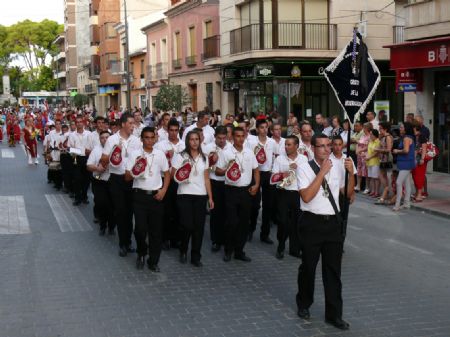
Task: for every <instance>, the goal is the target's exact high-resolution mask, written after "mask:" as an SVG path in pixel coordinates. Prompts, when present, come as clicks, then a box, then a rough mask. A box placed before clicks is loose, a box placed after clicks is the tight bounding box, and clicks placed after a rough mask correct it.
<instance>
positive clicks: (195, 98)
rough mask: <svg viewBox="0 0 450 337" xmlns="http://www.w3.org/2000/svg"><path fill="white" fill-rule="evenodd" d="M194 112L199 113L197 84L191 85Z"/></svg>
mask: <svg viewBox="0 0 450 337" xmlns="http://www.w3.org/2000/svg"><path fill="white" fill-rule="evenodd" d="M189 91H190V94H191V107H192V111H194V112H197V111H198V110H197V108H198V107H197V84H196V83H195V84H189Z"/></svg>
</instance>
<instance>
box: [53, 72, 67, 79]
mask: <svg viewBox="0 0 450 337" xmlns="http://www.w3.org/2000/svg"><path fill="white" fill-rule="evenodd" d="M53 78H54V79H60V78H66V71H65V70H63V71H59V72H55V74H54V76H53Z"/></svg>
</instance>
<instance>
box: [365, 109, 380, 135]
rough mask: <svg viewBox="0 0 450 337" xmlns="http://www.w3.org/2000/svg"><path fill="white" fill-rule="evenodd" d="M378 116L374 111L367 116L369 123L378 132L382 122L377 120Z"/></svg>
mask: <svg viewBox="0 0 450 337" xmlns="http://www.w3.org/2000/svg"><path fill="white" fill-rule="evenodd" d="M376 117H377V116H376V114H375V112H373V111H368V112H367V114H366V118H367V121H368V122H369V123H370V124H372V127H373V128H374V129H375V130H377V131H378V129H379V124H380V122H379V121H378V120H377V119H376Z"/></svg>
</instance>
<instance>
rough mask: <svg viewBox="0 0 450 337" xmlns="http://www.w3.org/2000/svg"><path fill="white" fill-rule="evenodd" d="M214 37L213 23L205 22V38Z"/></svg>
mask: <svg viewBox="0 0 450 337" xmlns="http://www.w3.org/2000/svg"><path fill="white" fill-rule="evenodd" d="M211 36H213V26H212V21H206V22H205V38H208V37H211Z"/></svg>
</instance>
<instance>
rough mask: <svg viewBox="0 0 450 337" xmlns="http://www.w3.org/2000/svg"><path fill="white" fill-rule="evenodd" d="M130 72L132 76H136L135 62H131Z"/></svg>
mask: <svg viewBox="0 0 450 337" xmlns="http://www.w3.org/2000/svg"><path fill="white" fill-rule="evenodd" d="M128 72H129V73H130V74H131V77H132V78H134V62H130V69H128Z"/></svg>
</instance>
